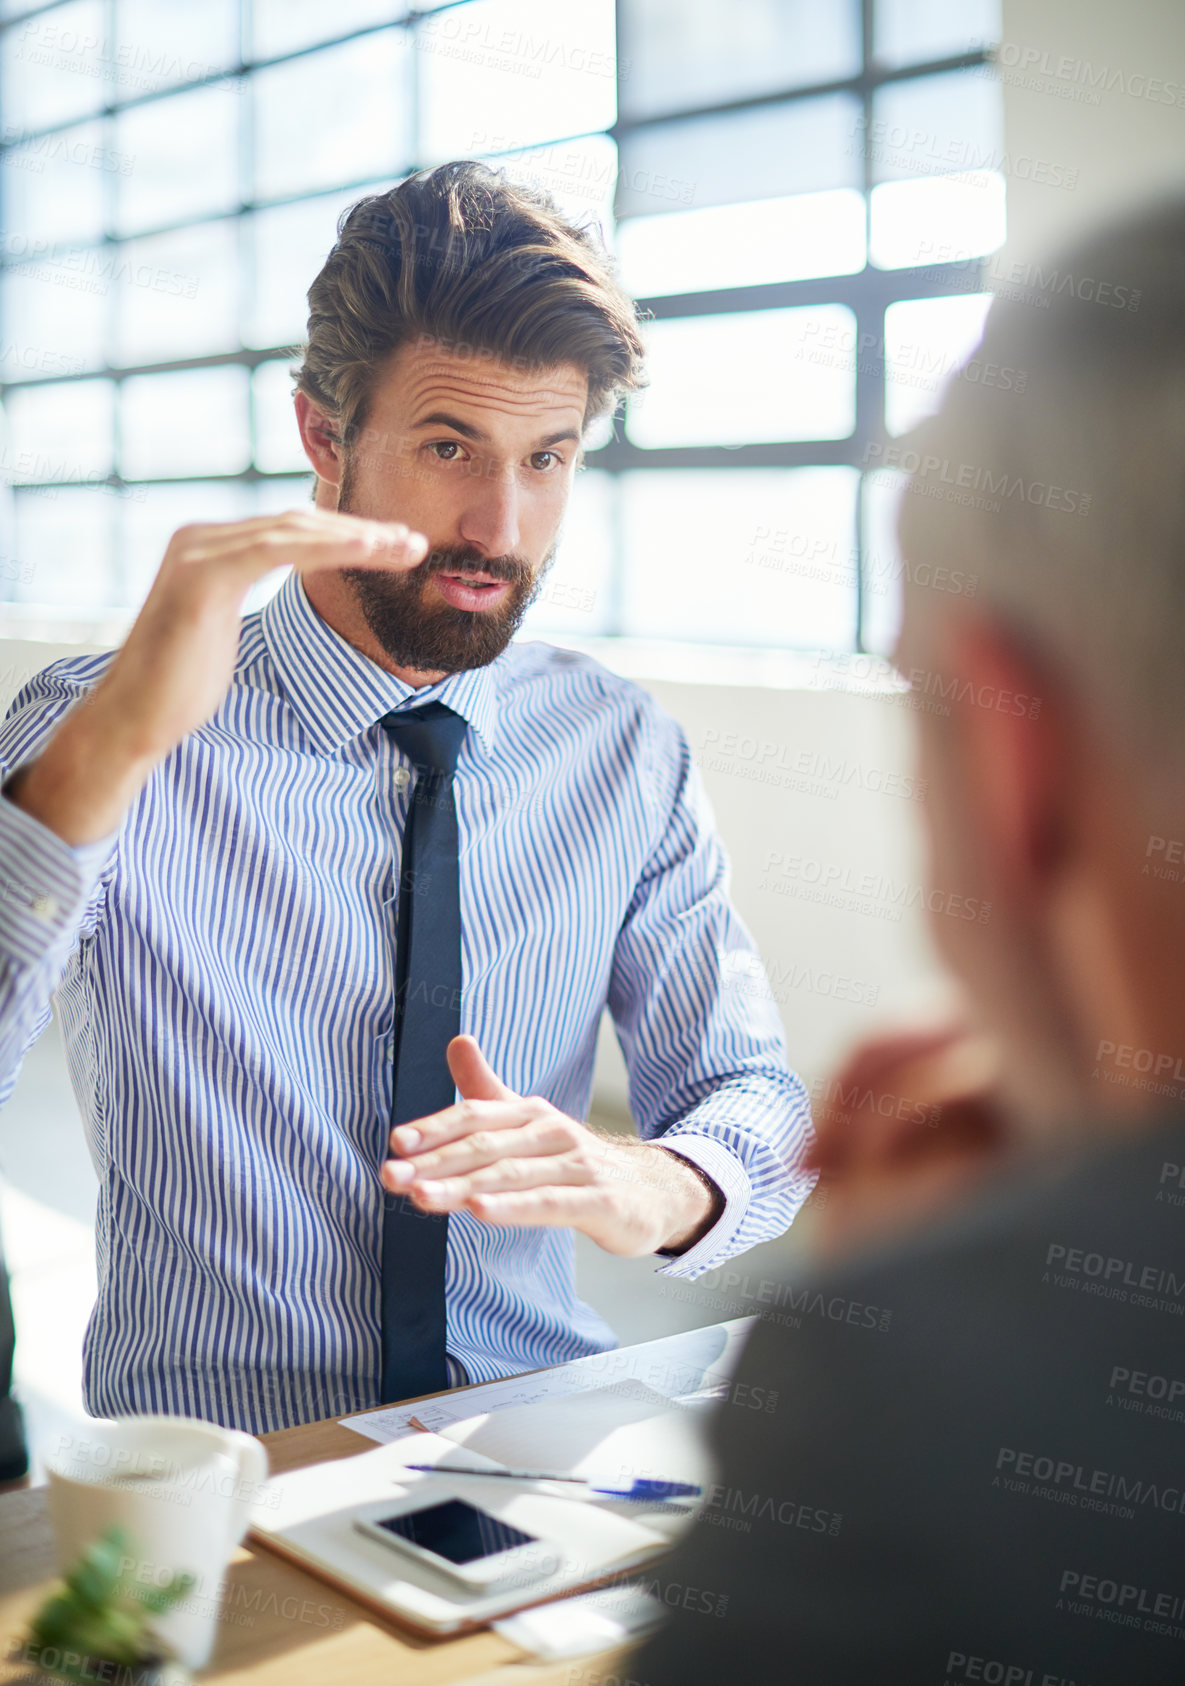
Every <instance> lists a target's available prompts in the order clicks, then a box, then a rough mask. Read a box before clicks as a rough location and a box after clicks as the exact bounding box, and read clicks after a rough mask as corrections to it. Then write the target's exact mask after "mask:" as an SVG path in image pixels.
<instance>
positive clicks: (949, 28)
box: [874, 0, 1000, 68]
mask: <svg viewBox="0 0 1185 1686" xmlns="http://www.w3.org/2000/svg"><path fill="white" fill-rule="evenodd" d="M874 27H875V36H876V47H875V51H876V56H877V58H878V59H879V60H880V62H881V63H882V64H886V65H892V66H894V68H896V67H897V66H900V65H904V64H921V63H923V62H924V61H925V60H927V59H944V58H950V57H953V55H954V54H955V53H971V52H976V51H978V50H979V49H981V48H985V47H991V46H994V45H995V43H996V42H997V41H998V40H999V39H1000V0H959V4H958V5H957V6H953V5H952V4H951V0H876V8H875V26H874Z"/></svg>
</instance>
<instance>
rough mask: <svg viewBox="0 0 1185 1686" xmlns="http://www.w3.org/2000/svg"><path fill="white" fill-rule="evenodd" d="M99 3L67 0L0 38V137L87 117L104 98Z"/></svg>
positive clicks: (100, 2)
mask: <svg viewBox="0 0 1185 1686" xmlns="http://www.w3.org/2000/svg"><path fill="white" fill-rule="evenodd" d="M103 40H104V29H103V7H102V0H70V3H69V4H68V5H65V6H56V7H55V8H54V9H53V11H52V12H45V13H43V14H42V15H41V16H40V17H36V18H30V19H29V20H28V22H27V23H23V24H18V25H17V26H16V27H15V28H14V29H6V30H5V32H4V35H3V37H2V38H0V102H2V103H0V109H2V110H3V113H4V132H5V134H6V135H11V134H15V133H17V132H18V131H20V130H33V129H48V128H50V127H52V126H53V125H55V124H57V123H69V122H70V121H71V119H72V118H75V117H89V116H90V114H91V112H93V111H99V110H101V109H102V106H103V101H104V100H105V99H106V97H107V83H106V81H105V79H104V70H105V69H106V68H107V67H106V66H105V65H104V62H103Z"/></svg>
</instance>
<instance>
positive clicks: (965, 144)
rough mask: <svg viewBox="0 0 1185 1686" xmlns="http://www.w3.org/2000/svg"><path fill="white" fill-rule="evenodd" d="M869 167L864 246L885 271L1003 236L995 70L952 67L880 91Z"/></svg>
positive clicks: (982, 247) (994, 242)
mask: <svg viewBox="0 0 1185 1686" xmlns="http://www.w3.org/2000/svg"><path fill="white" fill-rule="evenodd" d="M864 138H865V144H866V146H867V148H868V154H869V158H870V161H871V165H872V175H873V180H874V181H876V182H877V183H879V184H884V185H878V186H877V187H875V188H874V189H873V192H872V207H871V219H870V220H871V236H870V242H869V243H870V247H871V252H872V258H873V262H874V263H877V264H879V265H880V267H881V268H882V269H900V268H902V267H904V266H906V265H910V264H917V263H925V262H926V261H927V260H928V259H932V258H933V257H934V255H935V253H936V250H937V249H938V248H940V247H941V248H945V249H946V250H948V251H950V250H956V251H958V252H959V253H960V255H962V256H972V257H978V256H981V255H982V254H983V253H984V252H991V251H994V250H995V248H996V247H997V246H998V245H1000V243H1001V242H1002V240H1003V238H1004V178H1003V175H1002V174H1001V173H1000V172H1001V170H1002V168H1003V164H1004V133H1003V111H1002V100H1001V95H1000V85H999V82H998V81H997V79H996V78H995V77H994V76H991V77H987V76H984V75H982V74H980V73H979V72H976V71H954V72H952V73H950V74H948V75H942V76H921V77H918V78H916V79H915V80H911V81H906V82H899V83H895V84H891V85H890V86H888V87H886V88H882V89H881V90H880V92H879V93H878V94H877V95H876V97H875V99H874V101H873V108H872V126H871V129H870V130H869V133H868V134H867V135H866V136H865V137H864Z"/></svg>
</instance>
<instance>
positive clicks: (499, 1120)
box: [390, 1095, 540, 1157]
mask: <svg viewBox="0 0 1185 1686" xmlns="http://www.w3.org/2000/svg"><path fill="white" fill-rule="evenodd" d="M539 1116H540V1110H539V1103H538V1102H537V1101H534V1100H530V1099H523V1098H522V1097H521V1096H519V1095H511V1097H510V1099H509V1100H505V1101H458V1102H457V1103H456V1105H455V1106H446V1107H445V1108H444V1109H443V1110H442V1111H441V1112H431V1113H429V1114H428V1116H427V1117H426V1118H413V1119H411V1120H409V1121H408V1123H406V1124H396V1126H395V1128H394V1129H393V1130H392V1131H391V1135H390V1142H391V1147H392V1150H393V1151H394V1152H395V1153H398V1154H400V1155H403V1156H404V1157H406V1156H408V1155H410V1154H415V1153H427V1152H428V1151H429V1149H431V1148H437V1147H442V1146H443V1145H444V1144H445V1142H454V1141H460V1140H461V1139H462V1138H463V1137H464V1136H471V1135H473V1133H474V1132H475V1131H477V1130H514V1129H517V1128H518V1127H519V1126H520V1125H522V1124H533V1123H534V1122H535V1121H536V1119H538V1118H539Z"/></svg>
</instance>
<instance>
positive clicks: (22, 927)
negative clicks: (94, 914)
mask: <svg viewBox="0 0 1185 1686" xmlns="http://www.w3.org/2000/svg"><path fill="white" fill-rule="evenodd" d="M116 836H117V834H116V833H112V835H111V836H110V837H105V838H102V839H100V841H98V842H97V843H87V844H81V845H78V846H74V845H71V844H69V843H66V842H64V841H63V839H62V838H60V837H59V836H58V835H57V833H56V832H54V831H51V830H50V829H49V827H48V826H45V825H42V823H41V821H40V820H38V819H34V817H33V815H32V814H27V813H26V812H25V810H24V809H23V808H20V807H18V806H17V804H16V803H15V802H13V801H12V800H11V799H10V798H9V797H7V796H5V795H4V794H3V793H0V955H3V956H4V957H5V958H7V959H9V960H11V961H13V962H14V963H15V964H17V965H18V966H38V965H40V964H42V963H43V962H44V961H46V960H47V959H48V958H50V957H51V956H52V955H54V954H55V953H56V952H57V951H58V950H64V949H68V948H69V947H71V946H72V945H73V943H74V940H75V938H76V937H77V934H78V930H79V927H80V925H81V924H82V921H83V919H84V916H85V914H86V911H87V908H88V906H89V904H90V902H91V898H92V897H93V895H94V892H95V890H96V888H97V887H98V883H99V879H100V877H101V874H102V871H103V867H104V865H105V863H106V861H107V859H108V857H109V856H110V854H111V851H112V849H113V848H114V847H115V842H116Z"/></svg>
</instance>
